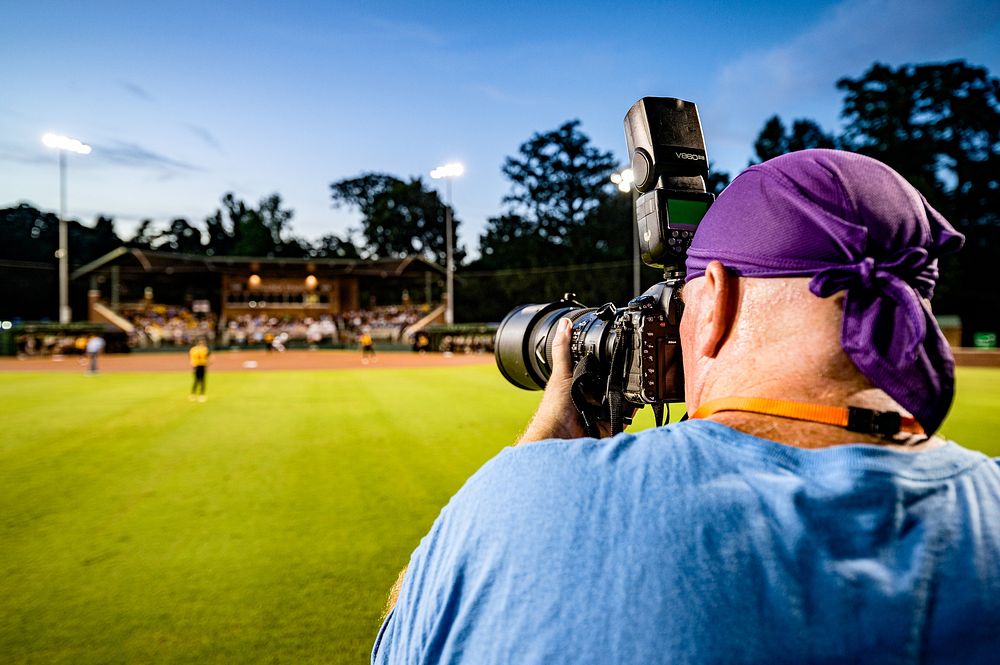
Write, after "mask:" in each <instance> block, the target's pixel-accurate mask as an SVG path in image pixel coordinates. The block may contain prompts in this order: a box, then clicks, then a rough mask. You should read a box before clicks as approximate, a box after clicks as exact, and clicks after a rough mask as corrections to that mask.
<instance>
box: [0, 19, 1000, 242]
mask: <svg viewBox="0 0 1000 665" xmlns="http://www.w3.org/2000/svg"><path fill="white" fill-rule="evenodd" d="M3 16H4V23H5V27H6V29H5V36H4V40H3V41H2V43H0V82H2V83H0V85H2V87H0V90H2V92H0V206H6V205H10V204H14V203H16V202H18V201H22V200H27V201H31V202H33V203H35V204H36V205H38V206H40V207H42V208H45V209H50V210H54V209H56V208H57V207H58V174H57V167H56V156H55V155H54V154H53V153H52V152H51V151H49V150H48V149H46V148H45V147H44V146H42V145H41V142H40V137H41V135H42V134H43V133H44V132H46V131H57V132H61V133H66V134H69V135H71V136H74V137H76V138H80V139H82V140H84V141H86V142H88V143H90V144H91V145H93V146H94V152H93V153H92V154H91V155H89V156H86V157H72V158H71V163H70V172H69V213H70V216H71V217H75V218H79V219H82V220H83V221H85V222H88V223H89V222H92V221H93V219H94V217H95V216H96V215H97V214H106V215H111V216H113V217H115V219H116V221H117V222H118V227H119V230H120V232H121V233H122V234H123V235H127V234H129V233H130V232H131V231H132V229H133V228H134V226H135V224H136V223H137V222H138V221H139V220H140V219H143V218H146V217H150V218H153V219H154V220H157V221H159V222H165V221H167V220H169V219H171V218H173V217H177V216H183V217H188V218H189V219H192V220H201V219H202V218H203V217H205V216H206V215H208V214H210V213H211V212H213V211H214V210H215V209H216V207H218V203H219V198H220V197H221V196H222V194H223V193H225V192H227V191H233V192H235V193H236V194H237V195H238V196H240V197H243V198H245V199H248V200H251V201H256V200H257V199H259V198H261V197H263V196H265V195H268V194H270V193H272V192H279V193H280V194H281V195H282V197H283V198H284V200H285V201H286V204H287V205H288V206H289V207H291V208H293V209H294V210H295V217H294V218H293V227H294V229H295V231H296V232H297V233H298V234H300V235H303V236H306V237H308V238H316V237H318V236H319V235H322V234H323V233H327V232H331V231H332V232H337V233H343V232H344V231H345V229H346V228H347V227H349V226H351V225H353V224H355V223H356V221H357V215H356V213H353V212H351V211H347V210H335V209H332V208H331V205H330V198H329V184H330V183H331V182H333V181H334V180H338V179H341V178H346V177H352V176H355V175H357V174H359V173H361V172H364V171H385V172H389V173H393V174H397V175H400V176H415V175H421V174H426V173H427V172H429V171H430V169H432V168H433V167H434V166H436V165H438V164H442V163H445V162H448V161H454V160H459V161H462V162H463V163H464V164H465V165H466V169H467V170H466V175H465V176H463V177H462V178H461V179H460V180H459V181H457V182H456V183H455V187H454V203H455V208H456V214H457V216H458V217H459V218H460V219H461V220H462V222H463V227H462V231H461V236H460V239H459V242H460V243H462V244H464V245H466V246H467V247H469V248H470V249H474V248H475V246H476V244H477V240H476V239H477V237H478V235H479V233H480V232H481V230H482V228H483V225H484V223H485V222H486V219H487V218H488V217H490V216H491V215H494V214H497V212H498V211H499V209H500V199H501V197H502V196H503V195H504V193H505V192H506V191H507V188H508V187H507V183H506V181H505V180H504V179H503V177H502V176H501V174H500V166H501V164H502V163H503V160H504V157H506V156H507V155H511V154H513V153H514V152H515V151H516V149H517V147H518V145H519V144H520V143H521V142H523V141H524V140H526V139H527V138H529V137H530V136H531V135H532V134H533V133H534V132H537V131H544V130H548V129H553V128H555V127H557V126H558V125H559V124H561V123H562V122H563V121H565V120H568V119H570V118H580V119H581V120H582V122H583V125H582V129H583V131H585V132H586V133H587V134H589V135H590V136H591V138H592V139H593V141H594V143H595V144H596V145H597V146H599V147H601V148H604V149H608V150H613V151H614V152H615V154H617V155H618V156H619V157H620V158H621V159H622V160H623V161H624V158H625V155H624V153H625V146H624V138H623V135H622V118H623V116H624V114H625V111H626V110H627V109H628V107H629V106H630V105H631V104H632V102H634V101H635V100H636V99H638V98H639V97H642V96H644V95H661V96H675V97H682V98H685V99H690V100H693V101H695V102H697V103H698V105H699V107H700V109H701V114H702V124H703V126H704V130H705V135H706V139H707V142H708V149H709V155H710V157H711V158H712V159H713V161H714V162H715V163H716V164H717V165H718V166H720V167H721V168H722V169H724V170H727V171H730V172H737V171H739V170H740V169H741V168H742V167H744V166H745V165H746V163H747V160H748V158H749V157H750V153H751V144H752V141H753V138H754V137H755V135H756V133H757V131H758V130H759V129H760V127H761V125H762V124H763V122H764V120H765V119H766V118H767V117H768V116H770V115H771V114H773V113H779V114H781V115H782V117H784V118H786V119H791V118H795V117H803V116H806V117H812V118H815V119H817V120H818V121H819V122H820V123H821V124H822V125H824V126H825V127H826V128H827V129H834V128H836V127H837V123H838V117H837V115H838V112H839V109H840V100H841V96H840V94H839V93H838V92H837V90H836V89H835V87H834V84H835V82H836V80H837V79H838V78H840V77H842V76H845V75H849V76H858V75H860V74H861V73H862V72H864V70H865V69H866V68H867V67H868V66H869V65H870V64H871V63H872V62H873V61H875V60H879V61H882V62H887V63H889V64H893V65H899V64H903V63H911V62H929V61H940V60H944V59H952V58H965V59H967V60H969V61H970V62H972V63H974V64H978V65H984V66H986V67H988V68H989V69H990V71H991V72H992V73H993V74H994V75H1000V3H998V2H996V1H995V0H953V1H950V2H940V1H934V2H932V1H926V0H909V1H901V0H843V1H839V2H838V1H828V2H801V1H800V2H790V1H787V0H782V1H779V2H770V3H764V2H646V3H621V4H617V5H616V4H615V3H607V2H585V1H578V2H572V3H570V2H566V3H561V2H544V1H538V2H532V3H475V2H455V3H451V2H449V3H435V2H426V3H417V2H410V3H405V2H356V3H354V2H351V3H338V2H328V3H302V2H282V3H255V2H240V3H221V2H220V3H204V2H193V3H186V2H169V3H155V4H154V3H144V2H122V3H104V2H87V3H80V2H65V3H56V2H44V1H41V2H39V1H36V2H27V1H21V2H12V3H8V4H7V5H6V6H5V8H4V10H3Z"/></svg>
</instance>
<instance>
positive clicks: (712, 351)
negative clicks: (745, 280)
mask: <svg viewBox="0 0 1000 665" xmlns="http://www.w3.org/2000/svg"><path fill="white" fill-rule="evenodd" d="M736 279H737V277H736V276H735V275H731V274H730V273H729V272H728V271H727V270H726V267H725V266H723V265H722V264H721V263H719V262H718V261H712V262H711V263H709V264H708V266H707V267H706V268H705V283H704V285H703V286H702V290H701V298H702V299H703V302H704V303H705V309H704V311H705V316H704V318H703V319H702V321H701V325H702V326H703V327H702V331H701V332H702V334H701V339H702V344H701V348H700V349H699V352H700V353H701V355H702V356H705V357H706V358H715V357H716V356H717V355H719V351H721V350H722V345H723V344H724V343H725V341H726V337H727V336H728V335H729V332H730V330H732V326H733V322H734V321H735V320H736V307H735V302H734V301H733V299H734V298H735V297H736Z"/></svg>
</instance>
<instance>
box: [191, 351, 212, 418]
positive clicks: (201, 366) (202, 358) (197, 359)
mask: <svg viewBox="0 0 1000 665" xmlns="http://www.w3.org/2000/svg"><path fill="white" fill-rule="evenodd" d="M210 355H212V352H211V351H209V349H208V345H207V344H205V340H204V339H199V340H198V342H197V343H196V344H195V345H194V346H192V347H191V350H190V351H188V356H189V357H190V358H191V367H192V368H193V369H194V385H192V386H191V398H190V399H191V401H194V400H195V399H197V400H198V401H199V402H204V401H205V399H206V397H205V372H206V371H207V370H208V357H209V356H210ZM196 393H199V394H198V395H197V397H196Z"/></svg>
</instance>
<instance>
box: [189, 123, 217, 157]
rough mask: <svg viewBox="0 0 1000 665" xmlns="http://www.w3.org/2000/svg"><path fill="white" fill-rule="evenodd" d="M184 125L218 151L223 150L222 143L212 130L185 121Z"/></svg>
mask: <svg viewBox="0 0 1000 665" xmlns="http://www.w3.org/2000/svg"><path fill="white" fill-rule="evenodd" d="M184 127H185V128H186V129H187V130H188V131H189V132H191V133H192V134H194V135H195V136H196V137H198V138H199V139H201V140H202V142H203V143H204V144H205V145H207V146H208V147H210V148H212V149H214V150H215V151H217V152H220V153H221V152H222V145H221V144H220V143H219V141H218V139H216V138H215V134H213V133H212V132H210V131H209V130H208V129H206V128H204V127H201V126H199V125H193V124H191V123H185V124H184Z"/></svg>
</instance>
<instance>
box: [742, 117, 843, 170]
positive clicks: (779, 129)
mask: <svg viewBox="0 0 1000 665" xmlns="http://www.w3.org/2000/svg"><path fill="white" fill-rule="evenodd" d="M836 147H837V142H836V140H835V139H834V137H833V136H832V135H831V134H827V133H826V132H824V131H823V129H822V128H821V127H820V126H819V125H817V124H816V123H815V122H813V121H812V120H808V119H803V118H800V119H798V120H795V121H794V122H792V128H791V131H787V130H786V129H785V124H784V123H783V122H782V121H781V118H780V117H778V116H776V115H774V116H771V117H770V118H768V120H767V122H766V123H764V128H763V129H761V130H760V134H758V135H757V140H756V141H754V144H753V149H754V153H755V154H756V156H757V161H758V162H766V161H767V160H769V159H771V158H772V157H777V156H778V155H784V154H785V153H789V152H795V151H796V150H808V149H810V148H836Z"/></svg>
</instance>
